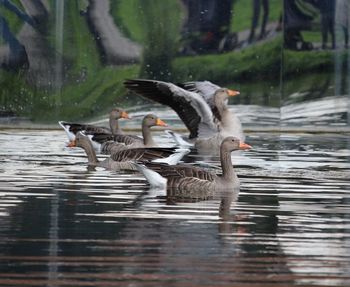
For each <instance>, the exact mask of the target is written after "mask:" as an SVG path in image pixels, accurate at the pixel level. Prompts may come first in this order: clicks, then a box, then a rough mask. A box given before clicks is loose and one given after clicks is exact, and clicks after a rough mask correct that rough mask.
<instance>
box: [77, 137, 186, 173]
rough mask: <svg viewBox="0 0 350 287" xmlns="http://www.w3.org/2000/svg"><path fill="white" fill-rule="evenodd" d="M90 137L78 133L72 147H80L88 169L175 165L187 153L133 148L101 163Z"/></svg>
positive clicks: (179, 150) (117, 153)
mask: <svg viewBox="0 0 350 287" xmlns="http://www.w3.org/2000/svg"><path fill="white" fill-rule="evenodd" d="M91 137H92V135H86V134H84V133H83V132H78V133H77V135H76V138H75V141H74V142H73V144H72V147H80V148H82V149H84V151H85V153H86V155H87V158H88V165H89V166H90V167H103V168H105V169H109V170H114V171H119V170H136V168H135V165H134V164H133V162H134V161H135V162H136V161H137V162H148V161H150V162H151V161H154V162H155V163H161V164H170V165H171V164H177V163H178V162H179V161H180V160H181V158H182V157H183V156H184V155H185V154H187V153H188V152H189V150H185V149H175V148H133V149H123V150H120V151H118V152H115V153H113V154H112V155H111V156H110V157H108V158H106V159H104V160H103V161H100V160H98V158H97V156H96V152H95V150H94V148H93V146H92V143H91Z"/></svg>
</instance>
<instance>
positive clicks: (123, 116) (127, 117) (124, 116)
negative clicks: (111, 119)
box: [120, 111, 131, 119]
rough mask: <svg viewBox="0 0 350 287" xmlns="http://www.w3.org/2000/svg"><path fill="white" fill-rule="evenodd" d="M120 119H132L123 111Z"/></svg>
mask: <svg viewBox="0 0 350 287" xmlns="http://www.w3.org/2000/svg"><path fill="white" fill-rule="evenodd" d="M120 117H121V118H122V119H131V118H130V117H129V114H128V113H127V112H124V111H122V113H121V114H120Z"/></svg>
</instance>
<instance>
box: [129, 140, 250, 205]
mask: <svg viewBox="0 0 350 287" xmlns="http://www.w3.org/2000/svg"><path fill="white" fill-rule="evenodd" d="M250 148H251V146H250V145H248V144H246V143H244V142H242V141H240V140H239V139H238V138H235V137H226V138H225V139H224V140H223V141H222V143H221V145H220V161H221V168H222V175H217V174H216V173H214V172H211V171H208V170H206V169H203V168H199V167H194V166H192V165H188V164H178V165H175V166H167V165H164V164H158V163H146V164H144V165H142V164H138V163H134V166H135V167H136V168H137V169H138V170H139V171H140V172H141V173H142V174H143V175H144V177H145V178H146V179H147V181H148V182H149V183H150V185H151V187H158V188H166V189H167V190H171V191H172V193H171V194H172V195H176V196H178V197H182V198H191V199H194V198H197V199H209V198H211V197H213V195H214V194H215V193H218V192H231V193H232V192H233V193H235V191H236V193H235V198H237V197H238V192H237V191H239V186H240V183H239V179H238V177H237V175H236V173H235V171H234V169H233V166H232V159H231V152H232V151H234V150H246V149H250Z"/></svg>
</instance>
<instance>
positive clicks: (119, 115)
mask: <svg viewBox="0 0 350 287" xmlns="http://www.w3.org/2000/svg"><path fill="white" fill-rule="evenodd" d="M119 119H130V116H129V114H128V113H127V112H126V111H124V110H123V109H121V108H114V109H112V110H111V112H110V113H109V126H110V128H106V127H100V126H95V125H90V124H79V123H72V122H66V121H59V122H58V124H59V125H60V126H61V127H62V128H63V129H64V131H65V132H66V134H67V137H68V140H69V144H68V146H69V145H70V144H72V142H73V141H74V139H75V135H76V134H77V133H78V132H79V131H83V130H84V131H85V132H87V133H89V134H101V133H105V134H109V135H120V134H124V133H123V131H122V129H121V128H120V126H119V123H118V120H119Z"/></svg>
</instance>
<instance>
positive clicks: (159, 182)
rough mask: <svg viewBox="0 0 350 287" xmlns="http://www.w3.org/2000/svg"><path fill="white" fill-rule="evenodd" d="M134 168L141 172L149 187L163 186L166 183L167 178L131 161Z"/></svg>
mask: <svg viewBox="0 0 350 287" xmlns="http://www.w3.org/2000/svg"><path fill="white" fill-rule="evenodd" d="M133 165H134V166H135V167H136V169H137V170H138V171H139V172H141V173H142V174H143V176H144V177H145V178H146V180H147V181H148V183H149V184H150V186H151V187H157V188H165V187H166V185H167V179H166V178H164V177H162V176H161V175H160V174H159V173H157V172H155V171H153V170H151V169H149V168H147V167H146V166H144V165H142V164H138V163H133Z"/></svg>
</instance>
